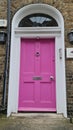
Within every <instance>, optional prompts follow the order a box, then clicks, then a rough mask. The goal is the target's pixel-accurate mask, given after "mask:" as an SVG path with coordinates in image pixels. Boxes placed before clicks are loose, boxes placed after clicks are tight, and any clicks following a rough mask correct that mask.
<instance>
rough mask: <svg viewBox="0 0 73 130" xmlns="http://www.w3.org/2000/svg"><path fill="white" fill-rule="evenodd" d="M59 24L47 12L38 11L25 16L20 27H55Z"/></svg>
mask: <svg viewBox="0 0 73 130" xmlns="http://www.w3.org/2000/svg"><path fill="white" fill-rule="evenodd" d="M55 26H58V23H57V22H56V20H55V19H54V18H53V17H51V16H49V15H46V14H42V13H36V14H31V15H28V16H26V17H24V18H23V19H22V20H21V21H20V23H19V27H55Z"/></svg>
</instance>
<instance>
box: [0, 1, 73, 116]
mask: <svg viewBox="0 0 73 130" xmlns="http://www.w3.org/2000/svg"><path fill="white" fill-rule="evenodd" d="M31 3H33V4H34V3H46V4H49V5H52V6H54V7H55V8H57V9H58V10H59V11H60V12H61V13H62V15H63V17H64V21H65V48H66V47H73V46H72V45H70V43H69V41H68V38H67V34H68V32H69V31H70V30H71V29H73V0H11V18H12V17H13V15H14V14H15V12H16V11H17V10H18V9H20V8H21V7H23V6H25V5H27V4H31ZM6 8H7V3H6V0H0V18H6V16H7V14H6V13H7V11H6V10H7V9H6ZM4 60H5V45H0V99H1V94H2V87H3V72H4ZM66 81H67V82H66V83H67V106H68V107H67V108H68V115H73V60H69V59H66Z"/></svg>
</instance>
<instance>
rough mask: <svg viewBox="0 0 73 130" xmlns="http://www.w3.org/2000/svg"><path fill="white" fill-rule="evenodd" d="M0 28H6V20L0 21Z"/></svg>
mask: <svg viewBox="0 0 73 130" xmlns="http://www.w3.org/2000/svg"><path fill="white" fill-rule="evenodd" d="M0 27H7V20H6V19H0Z"/></svg>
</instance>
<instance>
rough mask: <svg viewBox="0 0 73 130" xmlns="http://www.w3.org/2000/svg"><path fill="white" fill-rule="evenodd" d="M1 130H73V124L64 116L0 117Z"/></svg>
mask: <svg viewBox="0 0 73 130" xmlns="http://www.w3.org/2000/svg"><path fill="white" fill-rule="evenodd" d="M0 130H73V124H70V121H69V120H68V119H66V118H64V117H63V116H62V115H56V114H47V113H46V114H42V113H41V114H40V113H39V114H17V115H13V116H11V117H9V118H5V117H0Z"/></svg>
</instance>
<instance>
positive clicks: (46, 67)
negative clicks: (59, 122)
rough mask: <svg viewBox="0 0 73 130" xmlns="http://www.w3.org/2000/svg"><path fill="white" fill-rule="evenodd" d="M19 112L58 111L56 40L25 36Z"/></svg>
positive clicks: (21, 57) (22, 43) (21, 63)
mask: <svg viewBox="0 0 73 130" xmlns="http://www.w3.org/2000/svg"><path fill="white" fill-rule="evenodd" d="M20 59H21V60H20V86H19V104H18V111H50V112H51V111H56V90H55V89H56V88H55V39H53V38H52V39H21V56H20Z"/></svg>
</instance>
